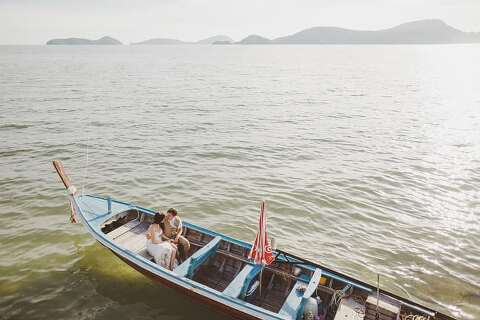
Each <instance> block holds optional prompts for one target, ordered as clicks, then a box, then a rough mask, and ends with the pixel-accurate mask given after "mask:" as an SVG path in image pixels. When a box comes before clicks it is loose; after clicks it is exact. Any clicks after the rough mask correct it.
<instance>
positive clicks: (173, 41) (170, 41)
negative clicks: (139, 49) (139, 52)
mask: <svg viewBox="0 0 480 320" xmlns="http://www.w3.org/2000/svg"><path fill="white" fill-rule="evenodd" d="M132 44H147V45H148V44H154V45H155V44H191V42H186V41H182V40H177V39H170V38H155V39H149V40H145V41H140V42H135V43H132Z"/></svg>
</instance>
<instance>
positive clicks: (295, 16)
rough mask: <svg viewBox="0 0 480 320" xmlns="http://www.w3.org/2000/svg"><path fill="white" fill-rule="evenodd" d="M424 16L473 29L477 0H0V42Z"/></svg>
mask: <svg viewBox="0 0 480 320" xmlns="http://www.w3.org/2000/svg"><path fill="white" fill-rule="evenodd" d="M430 18H435V19H442V20H444V21H445V22H446V23H448V24H450V25H451V26H453V27H455V28H458V29H461V30H463V31H478V32H480V0H296V1H295V0H236V1H233V0H136V1H131V0H130V1H129V0H76V1H75V0H0V44H44V43H45V42H46V41H47V40H49V39H51V38H66V37H82V38H90V39H97V38H100V37H102V36H104V35H109V36H112V37H114V38H116V39H118V40H120V41H122V42H123V43H130V42H137V41H142V40H146V39H150V38H162V37H163V38H176V39H180V40H185V41H195V40H199V39H202V38H206V37H209V36H213V35H217V34H225V35H228V36H230V37H232V38H233V39H234V40H240V39H242V38H244V37H246V36H247V35H249V34H259V35H262V36H265V37H267V38H275V37H279V36H285V35H288V34H292V33H295V32H297V31H300V30H302V29H305V28H309V27H314V26H337V27H344V28H352V29H363V30H375V29H383V28H389V27H392V26H394V25H397V24H400V23H403V22H408V21H412V20H419V19H430Z"/></svg>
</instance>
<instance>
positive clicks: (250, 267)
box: [223, 264, 262, 299]
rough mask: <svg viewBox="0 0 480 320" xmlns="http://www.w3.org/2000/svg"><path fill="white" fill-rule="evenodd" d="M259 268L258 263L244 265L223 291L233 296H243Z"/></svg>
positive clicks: (260, 267) (241, 297)
mask: <svg viewBox="0 0 480 320" xmlns="http://www.w3.org/2000/svg"><path fill="white" fill-rule="evenodd" d="M261 269H262V266H261V265H258V264H247V265H245V266H244V267H243V269H242V270H241V271H240V272H239V273H238V274H237V276H236V277H235V278H234V279H233V280H232V282H230V284H229V285H228V287H226V288H225V290H223V293H224V294H225V295H228V296H230V297H233V298H240V299H243V298H245V294H246V293H247V290H248V287H249V286H250V283H251V282H252V280H253V279H254V278H255V276H256V275H257V274H258V273H259V272H260V270H261Z"/></svg>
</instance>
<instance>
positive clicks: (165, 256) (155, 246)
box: [147, 212, 177, 270]
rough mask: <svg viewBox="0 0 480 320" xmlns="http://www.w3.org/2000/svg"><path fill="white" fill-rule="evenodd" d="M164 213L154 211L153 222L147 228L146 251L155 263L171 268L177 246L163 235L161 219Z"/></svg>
mask: <svg viewBox="0 0 480 320" xmlns="http://www.w3.org/2000/svg"><path fill="white" fill-rule="evenodd" d="M164 219H165V215H164V214H161V213H158V212H157V213H156V214H155V217H154V219H153V223H152V224H151V225H150V226H149V227H148V230H147V251H148V253H149V254H150V255H151V256H152V257H153V259H154V260H155V263H157V264H159V265H161V266H162V267H164V268H167V269H170V270H173V268H174V266H175V257H176V255H177V246H176V245H175V244H174V243H173V241H172V240H170V239H169V238H166V237H165V236H164V230H163V220H164Z"/></svg>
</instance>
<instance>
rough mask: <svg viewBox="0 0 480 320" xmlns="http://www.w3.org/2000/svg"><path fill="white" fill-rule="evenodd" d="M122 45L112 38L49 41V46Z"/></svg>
mask: <svg viewBox="0 0 480 320" xmlns="http://www.w3.org/2000/svg"><path fill="white" fill-rule="evenodd" d="M121 44H122V43H121V42H120V41H118V40H117V39H114V38H112V37H108V36H107V37H102V38H100V39H97V40H90V39H83V38H65V39H52V40H48V41H47V45H121Z"/></svg>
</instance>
